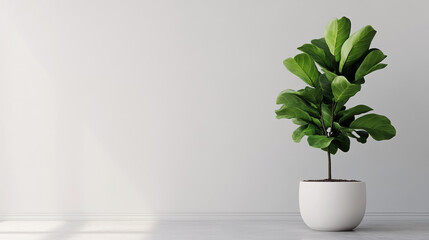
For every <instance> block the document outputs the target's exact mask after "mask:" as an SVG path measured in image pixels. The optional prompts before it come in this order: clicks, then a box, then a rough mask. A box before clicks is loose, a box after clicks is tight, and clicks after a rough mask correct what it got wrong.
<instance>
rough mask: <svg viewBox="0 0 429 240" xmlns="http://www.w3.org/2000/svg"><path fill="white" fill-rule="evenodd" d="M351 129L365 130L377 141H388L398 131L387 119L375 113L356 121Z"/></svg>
mask: <svg viewBox="0 0 429 240" xmlns="http://www.w3.org/2000/svg"><path fill="white" fill-rule="evenodd" d="M350 128H353V129H362V130H365V131H367V132H368V133H369V134H370V135H371V137H372V138H374V139H375V140H377V141H381V140H388V139H391V138H393V137H394V136H395V135H396V130H395V128H394V127H393V126H392V125H391V123H390V120H389V119H388V118H387V117H385V116H382V115H378V114H373V113H372V114H367V115H364V116H362V117H360V118H358V119H356V120H354V121H353V122H352V123H351V124H350Z"/></svg>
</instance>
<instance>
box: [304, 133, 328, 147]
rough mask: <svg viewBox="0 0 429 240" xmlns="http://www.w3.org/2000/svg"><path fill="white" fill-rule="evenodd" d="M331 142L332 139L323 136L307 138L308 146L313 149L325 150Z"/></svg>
mask: <svg viewBox="0 0 429 240" xmlns="http://www.w3.org/2000/svg"><path fill="white" fill-rule="evenodd" d="M333 140H334V138H333V137H329V138H328V137H327V136H325V135H311V136H308V138H307V142H308V144H309V145H310V146H312V147H315V148H326V147H328V146H329V144H330V143H331V142H332V141H333Z"/></svg>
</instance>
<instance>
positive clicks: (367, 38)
mask: <svg viewBox="0 0 429 240" xmlns="http://www.w3.org/2000/svg"><path fill="white" fill-rule="evenodd" d="M375 33H376V31H375V30H374V28H372V27H371V26H369V25H368V26H365V27H363V28H362V29H360V30H359V31H357V32H355V33H353V34H352V35H351V36H350V37H349V38H348V39H347V40H346V41H345V42H344V44H343V46H342V47H341V60H340V66H339V70H340V72H343V69H344V66H345V65H352V64H353V63H355V62H356V61H357V60H359V58H360V57H362V56H363V55H364V54H365V53H366V51H367V50H368V49H369V46H370V45H371V41H372V39H373V38H374V36H375Z"/></svg>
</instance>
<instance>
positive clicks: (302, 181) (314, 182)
mask: <svg viewBox="0 0 429 240" xmlns="http://www.w3.org/2000/svg"><path fill="white" fill-rule="evenodd" d="M299 182H300V183H312V184H323V183H324V184H333V183H336V184H345V183H346V184H356V183H365V182H364V181H360V180H357V181H356V182H317V181H308V180H300V181H299Z"/></svg>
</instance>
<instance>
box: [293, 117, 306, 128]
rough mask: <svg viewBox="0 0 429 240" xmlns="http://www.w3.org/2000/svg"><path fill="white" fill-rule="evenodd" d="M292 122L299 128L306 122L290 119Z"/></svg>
mask: <svg viewBox="0 0 429 240" xmlns="http://www.w3.org/2000/svg"><path fill="white" fill-rule="evenodd" d="M292 122H293V123H295V124H296V125H300V126H301V125H306V124H307V122H306V121H303V120H300V119H297V118H292Z"/></svg>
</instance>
